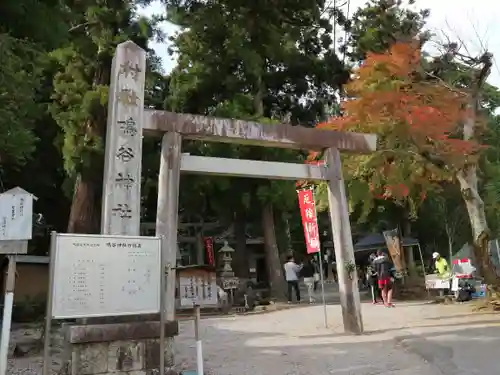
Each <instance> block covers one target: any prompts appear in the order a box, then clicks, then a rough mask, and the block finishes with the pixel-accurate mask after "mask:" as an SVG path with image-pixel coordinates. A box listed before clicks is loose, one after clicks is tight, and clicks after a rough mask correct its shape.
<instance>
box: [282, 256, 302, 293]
mask: <svg viewBox="0 0 500 375" xmlns="http://www.w3.org/2000/svg"><path fill="white" fill-rule="evenodd" d="M284 269H285V279H286V283H287V284H288V294H287V297H288V303H292V292H293V291H294V290H295V297H296V298H297V302H300V289H299V275H300V270H301V269H302V267H301V266H299V265H298V264H297V263H295V259H294V257H293V255H289V256H288V257H287V262H286V263H285V265H284Z"/></svg>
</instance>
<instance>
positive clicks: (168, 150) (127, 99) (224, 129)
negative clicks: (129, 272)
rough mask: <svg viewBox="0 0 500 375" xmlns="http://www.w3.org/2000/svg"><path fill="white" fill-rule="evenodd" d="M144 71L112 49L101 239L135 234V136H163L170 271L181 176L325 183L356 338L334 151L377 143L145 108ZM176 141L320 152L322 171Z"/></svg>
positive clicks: (127, 51)
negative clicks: (186, 148) (194, 149)
mask: <svg viewBox="0 0 500 375" xmlns="http://www.w3.org/2000/svg"><path fill="white" fill-rule="evenodd" d="M145 69H146V53H145V51H144V50H142V49H141V48H140V47H138V46H137V45H136V44H134V43H133V42H131V41H128V42H125V43H122V44H120V45H118V47H117V49H116V53H115V57H114V59H113V66H112V71H111V85H110V90H109V107H108V124H107V138H106V161H105V172H104V190H103V211H102V233H104V234H124V235H138V234H139V221H140V181H141V153H142V136H141V135H143V136H157V137H160V136H161V137H163V140H162V151H161V163H160V173H159V181H158V212H157V221H156V234H157V235H163V236H165V237H164V241H165V242H164V244H163V248H164V249H165V250H164V251H165V258H166V259H167V263H169V264H170V265H175V263H176V249H177V228H178V198H179V182H180V173H181V172H183V173H200V174H211V175H226V176H240V177H242V176H244V177H254V178H266V179H283V180H292V181H295V180H324V181H327V183H328V198H329V203H330V219H331V225H332V233H333V238H334V244H335V255H336V259H337V272H338V276H339V289H340V301H341V305H342V315H343V321H344V327H345V330H346V332H351V333H356V334H360V333H362V332H363V323H362V318H361V307H360V300H359V292H358V286H357V278H356V277H354V278H351V277H349V275H348V274H347V273H346V271H345V268H344V264H345V262H353V263H354V252H353V244H352V238H351V227H350V223H349V215H348V209H347V202H346V192H345V186H344V180H343V178H342V170H341V161H340V154H339V152H340V151H345V152H356V153H367V152H372V151H374V150H375V149H376V136H374V135H370V134H357V133H343V132H336V131H326V130H319V129H312V128H305V127H301V126H291V125H284V124H280V125H265V124H260V123H256V122H249V121H241V120H234V119H220V118H213V117H206V116H197V115H189V114H177V113H172V112H165V111H155V110H149V109H145V108H144V82H145ZM183 139H190V140H200V141H207V142H208V141H210V142H225V143H236V144H242V145H254V146H263V147H278V148H291V149H306V150H325V151H326V152H325V155H326V165H325V166H314V165H305V164H292V163H280V162H268V161H255V160H236V159H224V158H213V157H204V156H192V155H183V154H182V150H181V142H182V140H183ZM166 317H167V320H174V319H175V270H171V272H168V276H167V284H166Z"/></svg>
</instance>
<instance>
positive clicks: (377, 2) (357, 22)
mask: <svg viewBox="0 0 500 375" xmlns="http://www.w3.org/2000/svg"><path fill="white" fill-rule="evenodd" d="M415 3H416V1H415V0H410V1H409V2H408V5H410V6H413V5H414V4H415ZM429 15H430V12H429V10H428V9H422V10H413V9H412V8H411V7H407V6H405V5H404V3H403V1H402V0H369V1H367V2H366V4H365V6H363V7H361V8H360V9H358V10H357V11H356V12H355V13H354V14H353V16H352V18H351V19H346V18H345V17H343V15H340V18H339V23H340V24H341V25H343V26H344V27H345V29H346V30H347V31H348V32H349V37H348V39H347V40H346V41H345V43H344V45H343V46H342V48H341V50H342V51H344V52H345V53H346V55H347V56H348V57H349V58H350V60H351V61H353V62H357V61H362V60H364V59H365V57H366V54H367V53H368V52H375V53H383V52H385V51H387V50H388V49H389V47H390V46H391V45H392V44H394V43H395V42H401V41H408V40H409V39H413V38H415V37H416V36H419V38H420V39H421V40H422V41H423V42H424V41H426V40H427V39H429V37H430V34H429V33H428V32H424V31H423V29H424V26H425V21H426V19H427V18H428V17H429Z"/></svg>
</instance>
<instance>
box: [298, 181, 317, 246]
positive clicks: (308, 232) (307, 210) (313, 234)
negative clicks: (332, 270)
mask: <svg viewBox="0 0 500 375" xmlns="http://www.w3.org/2000/svg"><path fill="white" fill-rule="evenodd" d="M297 195H298V198H299V208H300V215H301V217H302V225H303V227H304V236H305V239H306V247H307V253H308V254H314V253H318V252H319V251H320V241H319V229H318V219H317V216H316V204H315V203H314V194H313V190H312V189H304V190H298V191H297Z"/></svg>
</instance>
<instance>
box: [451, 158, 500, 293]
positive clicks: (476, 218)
mask: <svg viewBox="0 0 500 375" xmlns="http://www.w3.org/2000/svg"><path fill="white" fill-rule="evenodd" d="M457 178H458V181H459V183H460V190H461V192H462V196H463V198H464V201H465V206H466V208H467V213H468V214H469V220H470V224H471V228H472V240H473V243H472V246H473V249H474V257H475V262H476V264H475V266H476V267H477V268H478V270H479V273H480V274H481V276H482V277H484V279H485V281H486V283H487V284H491V285H495V284H497V283H498V277H497V273H496V271H495V268H494V266H493V264H492V262H491V258H490V255H489V239H490V231H489V228H488V224H487V222H486V213H485V212H484V202H483V200H482V199H481V197H480V196H479V193H478V187H477V185H478V182H477V173H476V167H475V166H474V165H470V166H467V167H466V168H464V169H462V170H461V171H460V172H459V173H458V174H457Z"/></svg>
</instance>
